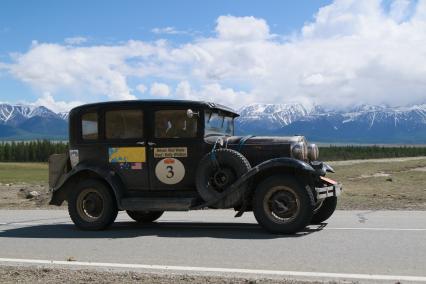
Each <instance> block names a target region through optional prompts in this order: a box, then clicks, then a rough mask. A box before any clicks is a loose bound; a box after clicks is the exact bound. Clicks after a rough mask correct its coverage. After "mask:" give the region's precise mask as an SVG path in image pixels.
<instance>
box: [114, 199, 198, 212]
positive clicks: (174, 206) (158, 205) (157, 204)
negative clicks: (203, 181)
mask: <svg viewBox="0 0 426 284" xmlns="http://www.w3.org/2000/svg"><path fill="white" fill-rule="evenodd" d="M195 201H196V198H169V197H161V198H160V197H158V198H152V197H150V198H137V197H132V198H123V199H121V204H120V205H121V206H120V209H122V210H135V211H139V210H141V211H142V210H144V211H188V210H189V209H190V208H191V206H193V205H194V204H195Z"/></svg>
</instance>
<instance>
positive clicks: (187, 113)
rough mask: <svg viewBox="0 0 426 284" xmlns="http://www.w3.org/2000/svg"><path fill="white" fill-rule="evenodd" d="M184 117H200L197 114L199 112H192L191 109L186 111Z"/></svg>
mask: <svg viewBox="0 0 426 284" xmlns="http://www.w3.org/2000/svg"><path fill="white" fill-rule="evenodd" d="M186 116H187V117H188V118H193V117H194V116H197V117H199V116H200V113H199V112H194V111H193V110H192V109H188V110H187V111H186Z"/></svg>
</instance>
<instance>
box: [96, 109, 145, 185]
mask: <svg viewBox="0 0 426 284" xmlns="http://www.w3.org/2000/svg"><path fill="white" fill-rule="evenodd" d="M145 117H146V114H145V111H144V109H143V108H142V107H132V108H129V107H127V108H118V109H117V108H113V109H106V110H105V112H104V115H103V120H104V136H105V141H106V146H107V147H106V148H107V149H106V151H107V156H108V162H109V164H110V166H111V167H112V168H113V169H114V171H115V172H116V173H118V174H119V175H120V176H121V178H122V180H123V182H124V184H125V185H126V187H127V189H128V190H129V191H138V190H148V189H149V171H148V160H147V158H146V141H147V139H146V137H147V135H146V126H145Z"/></svg>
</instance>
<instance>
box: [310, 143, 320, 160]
mask: <svg viewBox="0 0 426 284" xmlns="http://www.w3.org/2000/svg"><path fill="white" fill-rule="evenodd" d="M318 157H319V149H318V146H317V145H316V144H309V145H308V159H309V160H310V161H316V160H318Z"/></svg>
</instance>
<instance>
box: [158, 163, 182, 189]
mask: <svg viewBox="0 0 426 284" xmlns="http://www.w3.org/2000/svg"><path fill="white" fill-rule="evenodd" d="M155 175H156V176H157V178H158V179H159V180H160V181H161V182H162V183H165V184H177V183H179V182H180V181H182V179H183V177H184V176H185V167H184V166H183V164H182V162H181V161H179V160H177V159H174V158H166V159H162V160H161V161H159V162H158V164H157V166H155Z"/></svg>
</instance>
